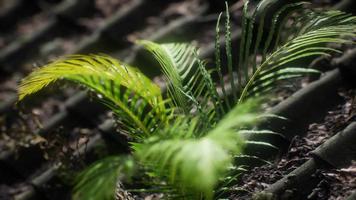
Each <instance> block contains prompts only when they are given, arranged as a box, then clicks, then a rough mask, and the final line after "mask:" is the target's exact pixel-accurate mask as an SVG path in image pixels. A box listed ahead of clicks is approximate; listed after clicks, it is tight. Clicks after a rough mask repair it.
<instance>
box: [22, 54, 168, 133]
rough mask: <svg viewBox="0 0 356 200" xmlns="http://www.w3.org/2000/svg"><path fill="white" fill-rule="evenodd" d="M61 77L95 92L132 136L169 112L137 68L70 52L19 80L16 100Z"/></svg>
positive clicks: (148, 130)
mask: <svg viewBox="0 0 356 200" xmlns="http://www.w3.org/2000/svg"><path fill="white" fill-rule="evenodd" d="M63 79H65V80H69V81H72V82H75V83H79V84H81V85H84V86H86V87H87V88H90V89H91V90H93V91H94V92H95V93H97V94H98V95H99V99H100V101H102V102H103V103H104V104H105V105H107V106H108V107H109V108H111V110H113V111H114V113H115V114H116V115H117V116H118V117H119V118H120V119H121V120H122V121H123V122H124V124H125V125H126V128H127V129H128V130H129V131H130V132H132V133H134V134H132V135H133V136H137V137H142V136H149V135H150V134H151V133H152V132H153V130H154V129H155V128H156V127H157V126H159V125H160V123H165V122H166V121H167V118H168V116H169V110H168V109H166V107H165V104H166V101H164V100H163V98H162V94H161V90H160V88H159V87H158V86H157V85H156V84H154V83H152V82H151V80H149V79H148V78H147V77H145V76H144V75H143V74H142V73H140V72H139V71H138V70H137V69H135V68H132V67H129V66H127V65H126V64H123V63H121V62H119V61H117V60H116V59H113V58H111V57H109V56H105V55H90V56H84V55H73V56H69V57H66V58H63V59H60V60H57V61H55V62H53V63H50V64H48V65H46V66H44V67H42V68H39V69H37V70H35V71H34V72H32V73H31V74H30V75H29V76H27V77H26V78H25V79H24V80H23V81H22V83H21V84H20V87H19V100H22V99H23V98H24V97H25V96H27V95H30V94H32V93H35V92H37V91H39V90H41V89H42V88H44V87H46V86H48V85H50V84H53V83H54V82H56V81H60V80H63ZM131 96H133V98H131ZM147 111H148V112H147Z"/></svg>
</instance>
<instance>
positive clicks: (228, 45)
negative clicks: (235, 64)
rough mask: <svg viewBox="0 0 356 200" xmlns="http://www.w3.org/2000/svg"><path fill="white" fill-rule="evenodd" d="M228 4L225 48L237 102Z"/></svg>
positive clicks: (233, 93) (227, 7) (233, 92)
mask: <svg viewBox="0 0 356 200" xmlns="http://www.w3.org/2000/svg"><path fill="white" fill-rule="evenodd" d="M225 5H226V22H225V27H226V32H225V50H226V56H227V67H228V71H229V75H230V83H231V89H232V95H233V97H234V101H235V102H236V100H237V95H236V93H237V90H236V86H235V82H234V73H233V71H232V55H231V54H232V53H231V26H230V13H229V5H228V3H227V2H225Z"/></svg>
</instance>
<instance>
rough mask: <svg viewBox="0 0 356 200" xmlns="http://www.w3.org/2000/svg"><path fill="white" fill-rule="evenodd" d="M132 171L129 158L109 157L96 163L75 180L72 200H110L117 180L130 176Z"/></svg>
mask: <svg viewBox="0 0 356 200" xmlns="http://www.w3.org/2000/svg"><path fill="white" fill-rule="evenodd" d="M133 170H134V162H133V160H132V158H130V157H120V156H110V157H107V158H105V159H102V160H99V161H96V162H95V163H93V164H92V165H90V166H89V167H88V168H87V169H85V170H84V171H82V172H80V173H79V174H78V175H77V177H76V178H75V187H74V189H73V190H74V193H73V199H75V200H80V199H87V200H97V199H102V200H112V199H114V197H115V185H116V182H117V180H118V179H119V178H120V177H121V178H124V177H126V178H127V177H129V176H131V175H132V174H133Z"/></svg>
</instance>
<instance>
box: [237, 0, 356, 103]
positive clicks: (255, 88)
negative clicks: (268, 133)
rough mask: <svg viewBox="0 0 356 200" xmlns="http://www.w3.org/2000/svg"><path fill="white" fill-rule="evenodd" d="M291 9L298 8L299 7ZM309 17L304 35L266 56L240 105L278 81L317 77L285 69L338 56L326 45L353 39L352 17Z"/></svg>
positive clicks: (302, 70)
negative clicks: (300, 61)
mask: <svg viewBox="0 0 356 200" xmlns="http://www.w3.org/2000/svg"><path fill="white" fill-rule="evenodd" d="M294 5H295V6H298V4H294ZM282 9H283V8H282ZM310 16H313V17H314V19H310V20H309V23H307V24H305V25H303V27H301V29H302V30H303V31H301V32H300V33H299V34H298V35H296V36H294V37H293V38H292V39H290V40H288V41H286V42H285V43H284V44H282V45H281V46H279V47H278V48H277V49H276V50H275V51H273V52H271V53H270V54H269V55H267V56H265V57H266V59H265V60H264V61H263V62H262V63H261V65H260V66H258V67H257V68H256V70H255V71H253V74H252V76H251V77H250V78H249V81H248V82H247V84H246V86H245V87H244V89H243V91H242V93H241V96H240V99H239V102H241V101H243V100H244V99H245V98H248V97H250V96H254V95H256V94H261V93H262V94H263V93H264V92H266V91H268V90H270V89H271V88H272V87H273V85H275V83H276V82H277V81H279V80H284V79H289V78H294V77H298V76H302V75H304V74H307V73H317V72H316V71H315V70H312V69H305V68H298V67H288V66H289V65H293V64H295V63H296V61H298V60H302V59H305V58H309V57H315V56H321V55H324V56H329V54H330V53H331V52H339V51H337V50H335V49H333V48H328V47H325V45H326V44H328V43H350V42H352V38H353V37H355V36H356V18H355V17H351V16H349V15H347V14H344V13H342V12H339V11H330V12H324V13H323V14H321V15H318V14H317V13H311V14H310ZM269 35H272V34H269ZM269 43H270V39H268V40H267V44H266V45H267V46H268V45H269ZM266 45H265V46H266Z"/></svg>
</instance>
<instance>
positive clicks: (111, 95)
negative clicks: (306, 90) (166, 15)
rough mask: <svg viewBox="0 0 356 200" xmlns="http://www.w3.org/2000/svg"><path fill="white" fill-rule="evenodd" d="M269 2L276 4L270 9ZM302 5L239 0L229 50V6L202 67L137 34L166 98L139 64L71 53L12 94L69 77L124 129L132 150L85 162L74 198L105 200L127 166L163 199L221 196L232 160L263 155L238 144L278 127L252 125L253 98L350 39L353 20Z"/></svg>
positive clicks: (195, 58)
mask: <svg viewBox="0 0 356 200" xmlns="http://www.w3.org/2000/svg"><path fill="white" fill-rule="evenodd" d="M277 3H279V4H280V6H279V8H278V9H277V10H276V11H275V12H274V13H272V15H271V13H268V12H267V11H268V10H269V9H268V8H270V7H271V6H272V5H276V4H277ZM307 8H308V3H305V2H297V3H286V2H285V1H277V0H262V1H260V3H258V5H257V6H256V8H255V9H253V12H249V1H245V6H244V9H243V14H244V15H243V18H242V32H241V39H240V42H239V45H240V47H239V49H232V45H231V28H230V19H229V12H228V9H227V12H226V15H225V18H226V23H225V35H224V37H225V38H224V39H225V49H224V51H223V52H222V49H221V43H220V35H221V34H220V21H221V17H222V15H221V14H220V16H219V19H218V23H217V26H216V49H215V61H216V62H215V65H214V67H207V66H208V65H207V63H206V62H205V61H204V60H202V59H200V58H199V51H198V49H197V48H196V47H194V46H192V45H190V44H177V43H170V44H157V43H154V42H151V41H138V44H141V45H143V46H144V47H145V48H146V49H147V50H148V51H149V52H151V53H152V55H153V56H154V57H155V59H156V60H157V61H158V62H159V64H160V66H161V69H162V72H163V74H164V75H165V78H166V80H167V88H168V89H167V92H165V93H164V94H167V95H164V94H162V91H161V89H160V87H159V86H158V85H156V84H155V83H154V82H152V81H151V80H150V79H149V78H147V77H146V76H145V75H144V74H142V73H141V72H140V71H139V70H138V69H137V68H134V67H132V66H129V65H127V64H125V63H122V62H120V61H118V60H116V59H114V58H111V57H109V56H106V55H71V56H67V57H65V58H62V59H58V60H56V61H54V62H51V63H49V64H48V65H46V66H44V67H41V68H39V69H36V70H34V71H33V72H32V73H31V74H30V75H29V76H27V77H26V78H25V79H23V81H22V82H21V84H20V87H19V100H22V99H23V98H24V97H26V96H28V95H31V94H33V93H36V92H38V91H39V90H41V89H43V88H45V87H47V86H49V85H51V84H53V83H54V82H57V81H70V82H73V83H77V84H80V85H82V86H84V87H86V88H88V89H89V90H90V91H91V92H94V93H96V94H97V95H98V97H99V98H98V99H99V101H100V102H102V103H104V104H105V105H106V106H108V107H109V108H110V109H111V110H112V112H113V113H115V115H116V117H117V120H118V121H119V122H120V124H121V125H122V131H125V132H127V133H128V134H129V137H130V141H131V142H130V147H131V149H132V153H131V154H130V155H126V156H125V157H122V156H113V157H109V158H104V159H103V160H99V161H97V162H96V163H94V164H93V165H91V166H89V168H88V169H87V170H85V171H83V172H82V173H81V174H80V175H79V176H78V178H77V182H76V186H75V188H74V195H73V196H74V198H75V199H113V198H114V193H115V182H116V181H117V177H123V176H120V174H123V173H126V172H128V171H131V173H130V174H132V177H134V178H135V179H136V180H138V179H145V180H141V181H142V182H143V184H140V187H142V188H139V189H142V190H136V191H145V192H149V191H156V192H157V191H158V192H159V193H164V194H165V197H166V198H168V199H174V198H176V199H216V198H220V197H223V196H224V194H225V192H226V191H227V189H228V188H229V186H231V185H233V184H236V180H237V178H238V177H239V176H240V175H241V174H242V173H245V172H246V170H247V169H248V167H249V166H248V165H239V164H237V163H240V162H239V160H241V159H247V160H260V161H262V162H267V161H264V160H263V159H262V158H258V157H256V156H254V155H248V154H246V153H244V149H245V148H246V147H248V146H256V147H260V148H267V149H268V148H271V149H275V148H276V147H274V146H273V145H271V144H269V143H267V142H264V141H256V140H251V139H249V138H251V137H250V136H251V135H255V134H265V135H270V134H280V135H282V134H283V133H274V132H271V131H268V130H257V129H256V128H255V127H256V123H257V122H258V121H259V120H260V119H261V118H264V117H266V115H262V114H261V112H259V111H260V109H259V104H260V103H261V98H259V97H258V96H262V95H265V94H266V93H269V92H270V91H271V90H273V88H274V87H275V86H276V83H277V82H278V81H281V80H286V79H291V78H296V77H301V76H303V75H305V74H310V73H319V72H318V71H316V70H313V69H308V68H305V67H304V66H307V63H306V62H305V61H306V60H308V59H310V58H314V57H316V56H329V54H330V53H333V52H339V50H336V49H334V48H332V47H329V46H328V45H327V44H328V43H351V42H352V38H353V37H355V33H356V31H355V30H356V18H355V17H353V16H350V15H349V14H345V13H342V12H339V11H326V12H321V11H313V10H312V9H307ZM298 13H299V14H298ZM267 15H271V16H272V17H271V16H269V17H267ZM234 50H236V51H238V52H239V53H238V54H239V56H238V62H237V63H236V64H235V63H233V57H232V51H234ZM222 54H225V55H226V62H224V63H226V65H224V66H222V65H223V64H222V63H223V62H222V61H223V59H222ZM224 61H225V60H224ZM223 71H227V75H226V76H224V72H223ZM212 77H216V78H212ZM132 170H134V171H133V172H132ZM143 177H145V178H143Z"/></svg>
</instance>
